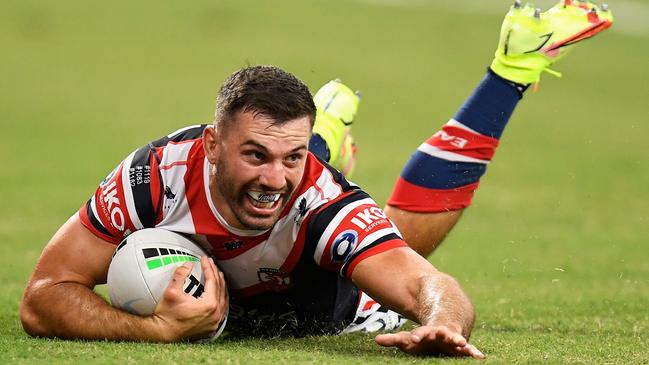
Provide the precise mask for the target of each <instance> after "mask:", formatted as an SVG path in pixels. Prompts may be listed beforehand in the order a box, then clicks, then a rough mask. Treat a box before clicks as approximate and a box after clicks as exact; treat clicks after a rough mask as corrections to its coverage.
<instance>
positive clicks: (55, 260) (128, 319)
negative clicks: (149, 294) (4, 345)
mask: <svg viewBox="0 0 649 365" xmlns="http://www.w3.org/2000/svg"><path fill="white" fill-rule="evenodd" d="M114 250H115V246H114V245H112V244H110V243H108V242H105V241H103V240H101V239H99V238H97V237H96V236H94V235H93V234H92V233H90V231H88V230H87V229H86V228H85V227H84V226H83V225H82V224H81V222H80V220H79V217H78V215H76V214H75V215H74V216H73V217H71V218H70V219H69V220H68V221H67V222H66V223H65V224H64V225H63V226H62V227H61V228H60V229H59V231H58V232H57V233H56V234H55V235H54V237H53V238H52V240H51V241H50V242H49V243H48V245H47V246H46V247H45V249H44V250H43V253H42V255H41V257H40V259H39V261H38V263H37V265H36V269H35V270H34V272H33V274H32V277H31V279H30V280H29V282H28V284H27V288H26V289H25V294H24V296H23V300H22V304H21V307H20V318H21V321H22V324H23V327H24V329H25V331H26V332H27V333H29V334H30V335H32V336H43V337H60V338H84V339H109V340H131V341H155V342H170V341H177V340H180V339H182V338H187V337H192V336H199V335H205V334H209V333H211V332H212V331H214V330H215V329H216V326H218V323H219V322H220V319H221V318H222V317H223V312H224V310H225V309H224V308H225V306H226V304H224V303H223V300H222V299H223V298H224V294H223V290H222V288H223V287H224V282H223V277H222V274H221V273H217V272H216V268H215V267H214V264H213V262H211V261H209V260H208V259H207V258H204V259H202V262H201V264H202V265H203V270H204V272H205V275H206V283H205V284H206V285H205V287H206V291H208V289H207V288H208V286H209V287H210V288H211V290H209V291H210V293H208V294H207V295H205V294H204V296H201V298H200V299H199V300H195V299H194V298H193V297H191V296H189V295H187V294H185V293H183V292H182V284H183V281H184V279H185V277H187V276H188V275H189V272H190V271H191V269H190V268H189V267H186V266H185V267H179V268H178V269H177V270H176V272H175V273H174V278H173V280H172V282H171V283H170V285H169V287H168V288H167V291H166V292H165V294H164V297H163V299H162V301H161V302H160V303H159V305H158V307H157V308H156V311H155V313H154V314H153V315H151V316H148V317H140V316H136V315H132V314H129V313H126V312H123V311H120V310H118V309H116V308H114V307H112V306H110V305H109V304H108V303H106V301H105V300H103V299H102V298H101V297H99V296H98V295H97V294H96V293H94V292H93V290H92V289H93V288H94V286H95V285H97V284H101V283H105V281H106V273H107V272H108V266H109V264H110V260H111V256H112V254H113V252H114ZM208 282H209V283H208ZM179 288H180V290H179ZM219 289H221V290H219ZM190 298H191V299H190ZM188 317H190V318H188Z"/></svg>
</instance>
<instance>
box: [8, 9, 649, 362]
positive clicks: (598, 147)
mask: <svg viewBox="0 0 649 365" xmlns="http://www.w3.org/2000/svg"><path fill="white" fill-rule="evenodd" d="M395 3H396V1H389V0H383V1H378V0H372V1H370V0H365V1H343V0H336V1H315V0H314V1H298V0H295V1H272V2H271V1H258V2H255V1H249V0H246V1H206V0H196V1H191V2H170V1H159V2H154V1H144V0H143V1H134V2H132V1H121V0H119V1H112V2H105V3H96V2H92V3H90V2H84V1H78V0H70V1H64V2H61V1H59V2H43V1H34V0H5V1H3V2H2V3H0V45H2V51H1V52H0V55H1V56H0V80H1V81H0V85H1V87H0V111H2V113H1V117H0V123H1V124H2V132H3V136H4V138H3V141H2V143H0V158H1V161H2V168H1V169H0V193H1V195H0V196H1V197H2V204H1V208H0V240H1V242H2V244H1V245H0V278H1V279H2V283H3V290H2V293H1V294H0V354H1V355H0V358H2V359H3V362H16V363H78V362H83V363H116V362H120V363H174V362H181V361H182V362H189V363H192V362H194V363H197V362H205V363H219V364H220V363H223V364H230V363H231V364H239V363H273V364H275V363H318V364H319V363H424V362H425V363H429V362H440V363H449V362H452V363H456V362H461V361H463V360H457V359H422V358H414V357H409V356H406V355H403V354H400V353H399V352H397V351H395V350H391V349H381V348H378V347H377V346H375V345H374V344H373V343H372V338H371V336H363V335H354V336H344V337H316V338H306V339H298V340H293V339H271V340H246V341H235V340H232V339H229V340H228V339H225V340H224V341H221V342H218V343H215V344H211V345H187V344H181V345H149V344H128V343H104V342H74V341H58V340H44V339H32V338H29V337H28V336H27V335H25V334H24V333H23V331H22V329H21V327H20V322H19V318H18V306H19V301H20V296H21V293H22V290H23V288H24V285H25V283H26V281H27V279H28V276H29V274H30V272H31V269H32V267H33V265H34V263H35V261H36V259H37V258H38V255H39V253H40V251H41V249H42V247H43V246H44V244H45V242H46V241H47V240H48V239H49V237H50V236H51V235H52V234H53V232H54V231H55V230H56V228H57V227H58V226H59V225H60V224H61V223H62V222H63V221H64V220H65V219H66V218H67V217H68V216H69V215H71V214H73V213H74V212H75V211H76V209H78V207H79V206H80V205H81V204H82V203H83V202H84V201H85V199H87V197H88V196H89V195H90V194H91V193H92V191H93V190H94V188H95V186H96V184H97V183H98V182H99V181H100V180H101V179H102V178H103V177H104V176H105V175H106V174H107V173H108V172H109V171H110V170H111V169H112V167H113V166H114V165H115V164H116V163H117V162H118V161H119V160H121V158H123V156H125V155H126V154H127V153H128V152H130V151H131V150H132V149H134V148H135V147H137V146H139V145H141V144H142V143H144V142H146V141H148V140H151V139H153V138H156V137H159V136H161V135H164V134H166V133H168V132H169V131H171V130H173V129H176V128H178V127H181V126H183V125H185V124H187V123H196V122H208V121H210V118H211V115H212V109H213V99H214V97H215V94H216V90H217V88H218V86H219V85H220V83H221V81H222V80H223V79H224V78H225V77H226V76H227V75H228V74H229V73H231V72H232V71H234V70H236V69H238V68H239V67H241V66H244V65H247V64H258V63H270V64H277V65H280V66H282V67H284V68H286V69H288V70H290V71H292V72H294V73H296V74H297V75H299V76H300V77H301V78H302V79H303V80H305V81H306V82H307V83H308V84H309V85H310V86H311V87H312V88H314V89H315V88H317V87H318V86H319V85H320V84H322V83H324V82H325V81H327V80H329V79H331V78H335V77H341V78H342V79H343V80H344V81H347V82H348V83H349V84H351V85H352V86H354V87H356V88H358V89H361V90H362V91H363V95H364V99H363V102H362V105H361V111H360V114H359V116H358V119H357V120H358V124H357V125H356V126H355V128H354V135H355V137H356V139H357V141H358V145H359V151H360V152H359V157H358V168H357V172H356V175H355V177H354V180H355V181H356V182H357V183H359V184H361V185H362V186H364V187H365V188H366V190H368V191H369V192H370V193H372V194H373V195H374V196H375V197H376V199H377V200H378V201H380V202H383V201H385V199H386V198H387V196H388V194H389V192H390V189H391V186H392V183H393V182H394V180H395V177H396V175H397V174H398V172H399V170H400V168H401V166H402V165H403V163H404V162H405V160H406V159H407V157H408V155H409V154H410V153H411V152H412V151H413V149H414V148H415V147H416V146H417V145H418V144H419V143H420V142H421V141H422V140H423V139H425V138H427V137H428V136H429V135H430V134H431V133H432V132H433V131H434V130H436V129H437V128H438V127H439V126H440V125H441V124H443V123H444V122H445V121H446V120H447V119H448V118H449V117H450V116H452V114H453V113H454V111H455V110H456V109H457V107H458V106H459V105H460V104H461V103H462V101H463V100H464V98H465V97H466V96H467V95H468V93H469V92H470V91H471V89H472V87H473V86H474V85H475V84H476V83H477V82H478V80H479V79H480V78H481V76H482V74H483V72H484V69H485V67H486V65H487V64H488V62H489V61H490V58H491V54H492V52H493V48H494V46H495V41H496V39H497V32H498V29H499V26H500V19H501V15H497V14H498V13H499V9H502V13H504V11H505V9H506V7H507V2H504V1H490V2H488V4H489V5H488V6H485V5H484V4H485V3H486V2H476V1H473V2H472V1H468V0H466V1H459V0H458V1H457V2H451V1H439V2H425V1H415V0H408V1H405V0H404V1H401V2H399V4H400V5H394V4H395ZM546 3H547V2H546ZM467 4H469V5H470V6H469V7H467V6H466V5H467ZM479 4H482V5H480V6H478V5H479ZM619 6H620V10H621V12H620V13H619V14H617V15H618V16H617V21H618V23H619V25H620V26H619V29H620V30H622V31H620V30H618V31H615V30H612V31H610V32H607V33H606V34H604V35H602V36H600V39H598V40H597V41H589V42H586V43H585V44H583V45H582V46H580V49H577V50H576V51H575V52H574V53H573V54H571V55H570V56H569V57H568V58H567V59H566V60H564V61H563V62H561V63H560V64H559V65H558V66H557V67H556V68H557V69H559V70H561V71H563V72H564V74H565V76H564V78H563V79H562V80H558V79H554V78H552V77H551V76H549V75H546V76H545V77H544V79H543V82H542V84H541V89H540V92H539V93H538V94H533V93H531V92H528V94H527V96H526V99H525V101H524V102H523V103H522V104H521V106H520V107H519V109H518V110H517V112H516V113H515V115H514V118H513V121H512V123H511V125H510V127H509V128H508V130H507V132H506V133H505V136H504V138H503V140H502V143H501V147H500V148H499V151H498V154H497V156H496V159H495V162H494V163H493V164H492V165H491V166H490V168H489V172H488V173H487V175H486V176H485V177H484V178H483V182H482V186H481V188H480V189H479V191H478V193H477V196H476V199H475V204H474V206H473V207H472V208H471V209H470V210H468V211H467V213H466V214H465V216H464V217H463V219H462V222H461V224H459V225H458V226H457V228H456V229H455V231H454V232H453V233H452V234H451V236H450V237H449V238H448V240H447V241H446V243H445V244H444V245H443V246H442V248H441V249H439V250H438V251H437V252H436V253H435V254H434V255H433V256H432V257H431V261H432V262H433V263H434V264H435V265H436V266H437V267H439V268H440V269H442V270H444V271H447V272H449V273H452V274H453V275H455V276H456V277H457V278H458V279H459V281H460V282H461V284H462V285H463V286H464V288H465V289H466V291H467V292H468V293H469V295H470V296H471V297H472V298H473V300H474V302H475V305H476V309H477V314H478V320H477V323H476V329H475V331H474V335H473V338H472V341H473V342H474V343H475V344H476V345H477V346H478V347H479V348H481V349H482V350H483V351H484V352H485V353H486V354H487V355H488V356H489V358H488V360H487V363H514V362H516V363H539V362H547V363H598V364H603V363H611V364H631V363H649V360H648V359H649V340H648V336H649V312H648V311H647V309H648V308H649V304H648V303H649V263H648V262H647V261H648V259H649V248H647V246H646V245H647V243H648V239H647V237H649V228H648V227H649V212H648V209H647V208H649V158H648V155H647V135H649V126H648V125H647V119H649V113H648V112H647V105H646V103H647V101H646V99H647V96H648V95H649V86H648V85H649V73H648V72H647V70H646V65H647V64H648V63H649V48H647V47H646V44H647V41H648V40H649V33H647V32H643V30H642V29H645V30H646V29H647V28H646V27H645V28H642V27H641V26H642V24H644V23H642V22H641V23H638V16H642V14H646V13H647V11H648V10H647V7H646V3H643V2H641V1H640V0H636V1H630V0H625V1H623V2H619ZM615 7H616V2H615V1H612V8H613V9H615ZM625 9H626V10H625ZM629 9H631V10H629ZM622 10H625V11H622ZM643 12H644V13H643ZM634 22H635V23H634ZM634 24H635V25H634ZM625 25H626V27H625ZM638 25H639V26H640V28H638V27H637V26H638ZM632 26H633V27H635V28H633V27H632ZM631 28H633V29H635V31H634V32H627V31H624V30H625V29H631ZM638 29H639V30H638ZM71 310H74V309H73V308H71ZM464 361H466V360H464Z"/></svg>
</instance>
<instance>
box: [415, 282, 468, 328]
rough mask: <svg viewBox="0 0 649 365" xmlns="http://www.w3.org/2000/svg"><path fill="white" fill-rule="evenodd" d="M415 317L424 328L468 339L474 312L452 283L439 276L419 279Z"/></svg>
mask: <svg viewBox="0 0 649 365" xmlns="http://www.w3.org/2000/svg"><path fill="white" fill-rule="evenodd" d="M416 297H417V310H416V313H415V315H416V317H417V320H418V322H419V323H421V324H422V325H428V326H446V327H449V328H451V329H453V330H455V331H457V332H461V333H462V335H463V336H464V337H465V338H467V339H468V338H469V336H470V334H471V330H472V329H473V322H474V320H475V314H474V313H475V312H474V309H473V305H472V304H471V301H470V300H469V298H468V297H467V296H466V294H465V293H464V291H462V289H461V288H460V285H459V284H458V283H457V281H456V280H455V279H453V278H452V277H450V276H449V275H446V274H443V273H437V274H435V275H427V276H424V277H422V278H420V279H419V288H418V290H417V294H416Z"/></svg>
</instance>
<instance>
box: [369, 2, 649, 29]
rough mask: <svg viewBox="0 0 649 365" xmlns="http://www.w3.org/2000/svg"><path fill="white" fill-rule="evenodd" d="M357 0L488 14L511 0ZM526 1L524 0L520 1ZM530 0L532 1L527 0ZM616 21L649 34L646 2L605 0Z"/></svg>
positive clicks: (499, 11) (502, 11) (547, 4)
mask: <svg viewBox="0 0 649 365" xmlns="http://www.w3.org/2000/svg"><path fill="white" fill-rule="evenodd" d="M356 1H358V2H362V3H366V4H371V5H376V6H387V7H397V8H428V9H444V10H450V11H456V12H462V13H469V12H470V13H482V14H489V15H501V14H502V15H503V16H504V15H505V13H506V12H507V9H508V6H509V4H510V3H513V0H512V1H504V0H498V1H493V0H489V1H485V0H356ZM523 2H525V1H523ZM530 2H532V1H530ZM599 2H607V3H608V4H609V5H610V8H611V10H612V11H613V15H614V17H615V23H614V24H613V27H612V28H611V30H613V31H615V32H618V33H621V34H625V35H631V36H637V37H649V2H645V1H642V2H641V1H639V0H636V1H632V0H608V1H603V0H599ZM534 3H535V4H537V6H539V7H540V8H542V9H547V8H549V7H550V6H552V5H553V4H555V3H556V1H553V0H537V1H534Z"/></svg>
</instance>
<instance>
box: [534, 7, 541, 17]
mask: <svg viewBox="0 0 649 365" xmlns="http://www.w3.org/2000/svg"><path fill="white" fill-rule="evenodd" d="M534 17H535V18H537V19H540V18H541V8H536V9H534Z"/></svg>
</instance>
